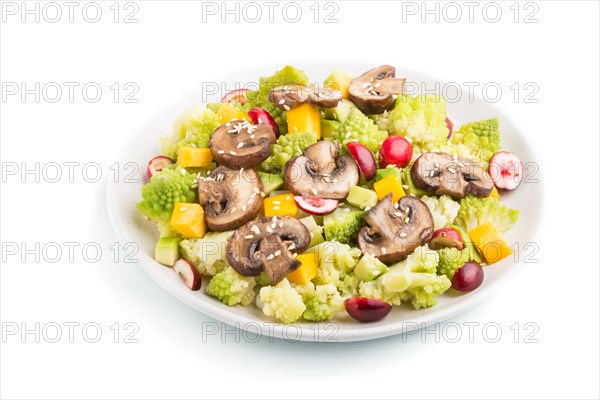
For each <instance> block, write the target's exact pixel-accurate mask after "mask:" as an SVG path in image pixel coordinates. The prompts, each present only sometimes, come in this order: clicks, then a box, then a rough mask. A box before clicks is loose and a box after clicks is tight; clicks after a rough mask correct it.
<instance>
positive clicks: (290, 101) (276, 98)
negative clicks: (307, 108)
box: [269, 85, 342, 111]
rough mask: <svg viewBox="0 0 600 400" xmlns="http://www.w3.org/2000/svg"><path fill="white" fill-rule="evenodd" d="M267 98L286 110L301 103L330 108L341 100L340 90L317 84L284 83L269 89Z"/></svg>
mask: <svg viewBox="0 0 600 400" xmlns="http://www.w3.org/2000/svg"><path fill="white" fill-rule="evenodd" d="M269 100H270V101H271V102H272V103H274V104H275V105H276V106H277V107H279V108H281V109H282V110H286V111H289V110H291V109H292V108H294V107H297V106H299V105H300V104H302V103H310V104H314V105H316V106H320V107H325V108H331V107H336V106H337V105H338V103H339V102H340V101H342V92H340V91H339V90H334V89H329V88H321V87H317V86H305V85H286V86H279V87H276V88H274V89H271V90H270V91H269Z"/></svg>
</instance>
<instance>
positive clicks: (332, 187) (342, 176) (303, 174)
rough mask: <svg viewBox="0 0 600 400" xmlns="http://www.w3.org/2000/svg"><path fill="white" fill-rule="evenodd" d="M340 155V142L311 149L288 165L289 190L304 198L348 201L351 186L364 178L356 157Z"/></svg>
mask: <svg viewBox="0 0 600 400" xmlns="http://www.w3.org/2000/svg"><path fill="white" fill-rule="evenodd" d="M339 153H340V145H339V143H337V142H333V141H330V140H322V141H319V142H317V143H315V144H313V145H311V146H309V147H307V148H306V149H305V150H304V154H303V155H301V156H297V157H294V158H292V159H291V160H289V161H288V162H287V163H286V164H285V170H284V179H285V184H286V186H287V188H288V189H289V190H290V191H291V192H292V193H294V194H295V195H299V196H304V197H319V198H323V199H344V198H346V197H347V196H348V192H350V187H352V186H354V185H358V181H359V178H360V176H359V172H358V166H357V165H356V161H354V159H353V158H352V156H351V155H345V156H342V157H338V155H339Z"/></svg>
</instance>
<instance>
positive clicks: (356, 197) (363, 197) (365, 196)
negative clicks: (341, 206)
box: [346, 186, 378, 210]
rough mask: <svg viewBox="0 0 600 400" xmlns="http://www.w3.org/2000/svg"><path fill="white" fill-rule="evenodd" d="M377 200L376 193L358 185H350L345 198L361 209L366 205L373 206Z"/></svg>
mask: <svg viewBox="0 0 600 400" xmlns="http://www.w3.org/2000/svg"><path fill="white" fill-rule="evenodd" d="M377 200H378V199H377V193H375V192H374V191H372V190H369V189H365V188H363V187H360V186H352V187H350V192H349V193H348V197H347V198H346V201H348V203H350V204H351V205H353V206H355V207H358V208H361V209H363V210H364V209H365V208H367V207H373V206H374V205H375V204H377Z"/></svg>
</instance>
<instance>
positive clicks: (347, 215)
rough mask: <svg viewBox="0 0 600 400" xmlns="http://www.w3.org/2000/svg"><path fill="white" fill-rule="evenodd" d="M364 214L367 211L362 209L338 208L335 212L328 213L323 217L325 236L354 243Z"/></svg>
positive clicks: (329, 238) (328, 238)
mask: <svg viewBox="0 0 600 400" xmlns="http://www.w3.org/2000/svg"><path fill="white" fill-rule="evenodd" d="M364 214H365V212H364V211H361V210H350V209H349V208H338V209H336V210H335V211H334V212H333V213H331V214H329V215H326V216H325V218H324V219H323V230H324V232H325V238H326V239H327V240H329V241H337V242H340V243H344V244H354V243H355V242H356V234H357V233H358V230H359V229H360V227H361V225H362V216H363V215H364Z"/></svg>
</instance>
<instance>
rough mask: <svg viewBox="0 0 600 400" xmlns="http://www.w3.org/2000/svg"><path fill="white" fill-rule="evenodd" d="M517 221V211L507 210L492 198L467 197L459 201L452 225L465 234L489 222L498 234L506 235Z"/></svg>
mask: <svg viewBox="0 0 600 400" xmlns="http://www.w3.org/2000/svg"><path fill="white" fill-rule="evenodd" d="M518 219H519V210H516V209H513V208H508V207H507V206H505V205H503V204H501V203H500V201H498V200H497V199H495V198H493V197H485V198H480V197H475V196H471V195H468V196H467V197H465V198H464V199H462V200H461V201H460V210H459V211H458V215H457V217H456V219H455V220H454V223H455V224H456V225H458V226H459V227H460V228H462V229H463V230H465V231H466V232H470V231H471V230H473V229H475V228H476V227H478V226H479V225H482V224H484V223H486V222H490V223H491V224H492V225H494V226H495V227H496V229H498V230H499V231H500V232H502V233H506V232H508V230H509V229H510V228H512V227H513V225H514V224H516V223H517V220H518Z"/></svg>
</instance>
